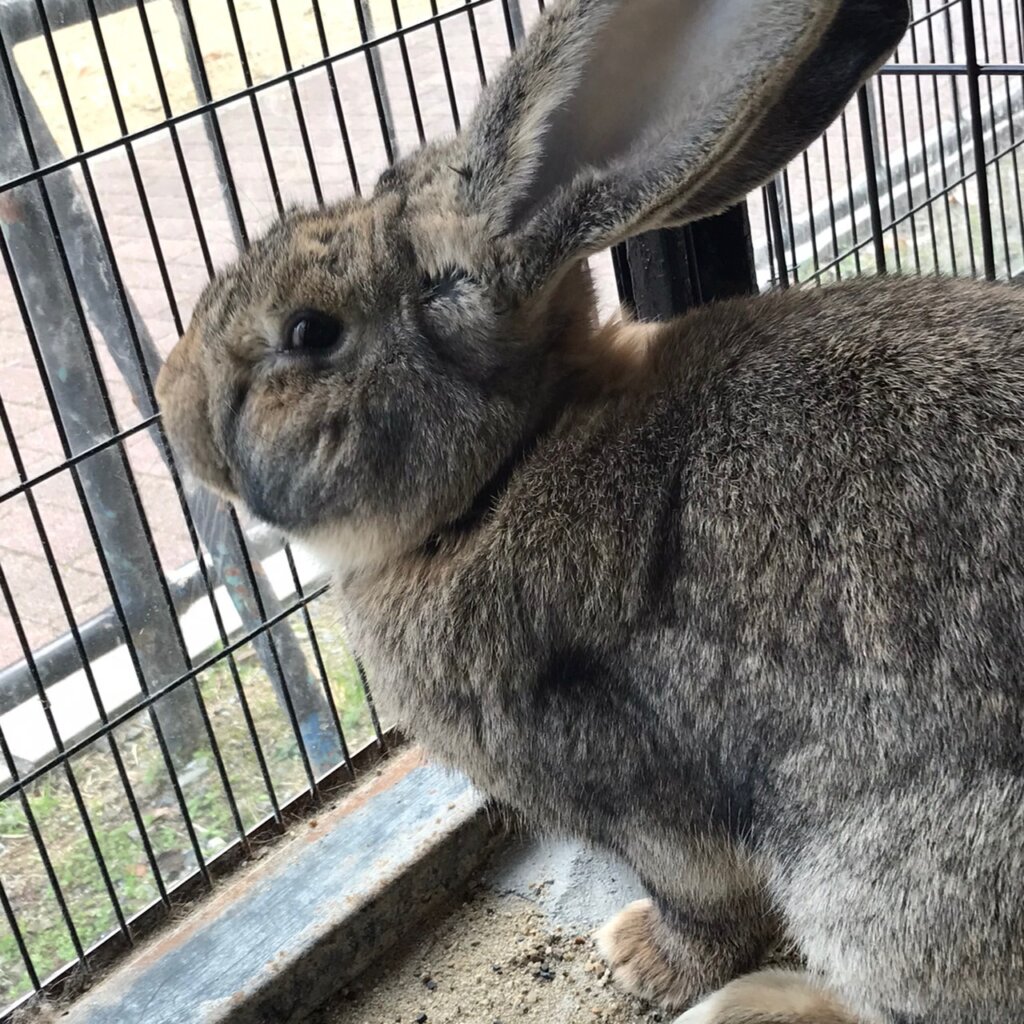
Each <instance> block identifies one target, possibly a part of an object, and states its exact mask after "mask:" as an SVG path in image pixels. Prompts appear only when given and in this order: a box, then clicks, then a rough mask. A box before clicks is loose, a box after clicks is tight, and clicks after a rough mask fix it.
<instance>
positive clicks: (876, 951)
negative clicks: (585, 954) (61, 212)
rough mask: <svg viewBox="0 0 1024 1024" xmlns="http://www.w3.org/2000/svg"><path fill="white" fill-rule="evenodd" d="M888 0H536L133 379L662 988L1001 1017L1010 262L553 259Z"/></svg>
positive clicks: (1006, 938) (687, 198) (1023, 551)
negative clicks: (630, 299) (636, 899)
mask: <svg viewBox="0 0 1024 1024" xmlns="http://www.w3.org/2000/svg"><path fill="white" fill-rule="evenodd" d="M906 21H907V9H906V5H905V3H903V2H892V0H563V2H562V3H560V4H558V5H557V6H554V7H553V8H552V9H551V10H550V11H549V13H548V14H547V15H546V16H545V17H544V18H543V19H542V20H541V22H540V23H539V26H538V27H537V29H536V30H535V32H534V33H533V34H532V36H531V37H530V39H529V41H528V43H527V44H526V45H525V46H524V47H523V48H522V49H521V50H520V51H519V52H518V53H517V54H516V55H515V56H514V58H512V59H511V60H510V62H509V63H508V65H507V67H506V70H505V71H504V74H503V75H502V76H501V78H500V79H498V80H497V81H496V82H495V83H494V84H493V85H492V86H491V88H490V89H489V90H488V91H487V92H486V93H485V95H484V97H483V99H482V101H481V104H480V107H479V110H478V112H477V115H476V117H475V120H474V121H473V123H472V124H471V126H470V127H469V128H468V129H467V130H466V131H465V132H464V133H463V134H461V135H460V136H458V137H456V138H455V139H453V140H449V141H447V142H443V143H440V144H436V145H433V146H429V147H427V148H425V149H424V150H422V151H421V152H420V153H418V154H416V155H414V156H412V157H410V158H409V159H407V160H405V161H404V162H402V163H400V164H399V165H397V166H396V167H394V168H393V169H391V170H390V171H388V172H387V173H386V174H385V175H384V176H383V177H382V179H381V181H380V183H379V185H378V186H377V189H376V191H375V193H374V194H373V196H372V197H369V198H367V199H353V200H350V201H348V202H344V203H341V204H338V205H336V206H333V207H330V208H328V209H324V210H314V211H308V212H297V213H293V214H290V215H289V216H288V217H286V218H285V219H284V220H282V221H281V222H280V223H279V224H278V225H277V226H276V227H274V228H273V229H272V230H271V231H270V232H269V233H268V234H267V235H266V237H264V238H263V239H261V240H260V241H259V242H257V243H256V244H255V245H253V246H252V248H251V249H250V250H249V251H248V252H246V253H245V254H244V255H242V256H241V258H240V259H239V260H238V262H237V263H236V264H235V265H234V266H233V267H231V268H229V269H228V270H226V271H224V272H223V273H222V274H221V275H220V276H219V277H218V278H217V279H216V280H215V281H214V282H213V283H212V284H211V285H210V286H209V288H208V289H207V290H206V292H205V294H204V295H203V297H202V299H201V300H200V302H199V304H198V307H197V309H196V312H195V316H194V319H193V322H192V325H191V326H190V328H189V330H188V333H187V334H186V335H185V337H184V338H183V339H182V341H181V343H180V344H179V345H178V347H177V348H176V349H175V350H174V352H173V353H172V354H171V357H170V359H169V360H168V363H167V366H166V368H165V369H164V371H163V373H162V375H161V377H160V381H159V395H160V401H161V405H162V407H163V410H164V416H165V423H166V427H167V430H168V432H169V435H170V437H171V439H172V440H173V442H174V444H175V445H176V447H177V450H178V452H179V453H180V455H181V458H182V459H183V460H184V462H185V463H186V464H187V465H188V466H190V467H191V468H192V470H193V471H194V473H195V474H196V475H197V476H198V477H199V478H200V479H201V480H203V481H204V482H205V483H207V484H209V485H210V486H211V487H214V488H217V489H218V490H220V491H221V492H223V493H225V494H227V495H228V496H230V497H232V498H233V499H235V500H238V501H241V502H244V503H245V504H246V505H247V506H248V507H249V508H250V509H251V510H252V511H253V512H254V513H255V514H257V515H258V516H260V517H262V518H263V519H265V520H267V521H268V522H270V523H273V524H276V525H277V526H279V527H280V528H281V529H283V530H284V531H286V532H287V533H288V534H290V535H291V536H293V537H296V538H299V539H300V540H303V541H305V542H306V543H308V544H310V545H312V546H313V547H314V548H316V549H318V550H319V551H320V553H321V554H322V555H323V557H324V558H325V559H327V560H328V561H329V562H330V564H331V565H332V566H333V567H334V568H335V570H336V580H337V588H336V589H337V595H338V599H339V601H340V603H341V605H342V608H343V610H344V613H345V616H346V620H347V624H348V628H349V630H350V634H351V639H352V642H353V644H354V646H355V647H356V649H357V650H359V652H360V653H361V654H362V656H363V658H364V659H365V661H366V664H367V666H368V669H369V671H370V673H371V677H372V681H373V684H374V686H375V691H376V694H377V696H378V699H379V700H381V701H384V702H385V703H386V704H387V705H388V706H389V708H390V710H391V712H392V714H393V715H394V717H395V718H396V719H397V720H398V721H399V722H401V723H402V724H403V725H404V726H405V727H406V728H407V729H409V730H410V731H412V732H413V733H414V734H415V735H417V736H418V737H419V738H420V739H421V740H422V741H423V742H424V743H425V744H426V745H427V747H428V748H429V749H430V750H431V751H433V753H434V754H435V755H436V756H437V757H439V758H441V759H443V760H445V761H447V762H448V763H450V764H452V765H454V766H456V767H458V768H460V769H462V770H463V771H465V772H467V773H468V774H469V775H470V776H471V777H472V778H473V779H474V780H475V781H476V782H477V783H478V784H479V785H480V786H481V787H483V788H484V789H485V790H487V791H489V792H490V793H492V794H494V795H495V796H496V797H498V798H500V799H501V800H503V801H506V802H508V803H509V804H511V805H513V806H514V807H515V808H517V809H518V810H519V811H520V812H522V813H523V814H525V815H526V816H528V817H529V818H530V819H532V820H534V821H536V822H538V823H540V824H541V825H543V826H546V827H550V828H554V829H559V830H565V831H569V832H572V833H576V834H578V835H581V836H584V837H586V838H587V839H589V840H591V841H592V842H594V843H597V844H600V845H603V846H605V847H608V848H610V849H612V850H614V851H616V852H617V853H618V854H620V855H622V856H623V857H625V858H626V859H627V860H628V861H629V862H630V863H631V864H633V865H634V866H635V867H636V869H637V871H638V872H639V874H640V875H641V877H642V878H643V879H644V881H645V884H646V885H647V887H648V888H649V891H650V894H651V898H650V900H647V901H644V902H642V903H640V904H636V905H633V906H631V907H628V908H626V909H625V910H624V911H623V912H622V913H621V914H620V915H618V916H617V917H616V918H615V919H614V920H613V921H611V922H610V923H609V924H608V926H607V927H606V928H605V929H604V930H603V931H602V933H601V943H602V948H603V949H604V951H605V955H606V956H607V958H608V960H609V961H610V963H611V964H612V966H613V968H614V970H615V974H616V977H617V978H618V979H619V982H620V983H621V984H622V985H624V986H625V987H627V988H629V989H630V990H631V991H633V992H637V993H640V994H642V995H645V996H648V997H650V998H652V999H656V1000H660V1001H662V1002H663V1003H665V1004H666V1005H669V1006H672V1007H677V1008H683V1007H687V1006H692V1009H690V1010H689V1011H688V1012H687V1013H685V1014H684V1015H683V1017H682V1018H681V1020H682V1021H684V1022H686V1024H726V1022H731V1024H797V1022H805V1024H811V1022H813V1024H840V1022H842V1024H854V1022H856V1024H873V1022H886V1024H897V1022H899V1024H908V1022H918V1024H925V1022H927V1024H1010V1022H1013V1021H1016V1020H1020V1019H1024V901H1022V899H1021V886H1022V879H1024V844H1022V839H1024V738H1022V737H1024V700H1022V688H1024V644H1022V636H1021V619H1022V613H1024V608H1022V604H1024V421H1022V414H1024V297H1022V295H1021V293H1020V292H1019V291H1018V290H1016V289H1015V288H1012V287H1009V286H995V285H988V284H980V283H968V282H955V281H935V280H932V281H912V280H890V281H871V282H864V283H860V284H856V285H851V286H845V287H837V288H832V289H821V290H814V291H802V292H796V291H794V292H791V293H787V294H782V295H774V296H768V297H764V298H760V299H754V300H748V301H737V302H729V303H723V304H721V305H717V306H712V307H709V308H706V309H702V310H700V311H698V312H694V313H692V314H690V315H689V316H687V317H684V318H682V319H679V320H677V321H674V322H672V323H667V324H661V325H648V326H641V325H636V324H628V323H619V324H612V325H610V326H605V327H599V326H597V325H596V324H595V322H594V312H593V308H594V306H593V299H592V295H591V290H590V287H589V284H588V280H587V277H586V274H585V271H584V269H583V264H582V260H583V258H584V257H585V256H587V255H589V254H590V253H593V252H595V251H597V250H599V249H601V248H603V247H604V246H607V245H608V244H610V243H612V242H615V241H617V240H620V239H622V238H624V237H626V236H628V235H630V234H632V233H633V232H636V231H639V230H642V229H646V228H649V227H652V226H657V225H664V224H673V223H681V222H683V221H686V220H689V219H692V218H693V217H696V216H700V215H703V214H705V213H708V212H711V211H714V210H719V209H721V208H723V207H724V206H725V205H726V204H728V203H730V202H733V201H735V200H737V199H739V198H741V197H742V196H743V195H744V194H745V193H746V192H747V191H748V190H749V189H750V188H752V187H753V186H755V185H756V184H757V183H759V182H761V181H763V180H764V179H765V178H766V177H767V176H768V175H769V174H770V173H771V172H773V171H774V170H775V169H777V168H778V167H779V166H781V165H782V164H784V163H785V162H786V161H787V160H788V159H790V158H791V157H792V156H794V155H795V154H796V153H797V152H799V150H800V149H801V148H802V147H803V146H805V145H806V144H807V143H808V142H809V141H810V140H811V139H812V138H813V137H814V136H815V135H816V134H817V133H818V132H819V131H820V130H821V129H822V128H823V127H824V126H825V124H826V123H827V122H828V120H829V119H830V118H831V117H832V116H833V115H834V114H835V113H836V112H837V111H838V110H839V109H840V107H841V106H842V104H843V103H844V102H845V101H846V100H847V99H848V97H849V96H850V95H851V93H852V91H853V89H854V88H855V87H856V86H857V84H858V83H859V82H860V81H861V80H862V79H863V77H864V76H865V75H866V74H868V73H869V72H870V71H871V69H872V68H873V67H874V66H875V65H876V64H877V63H878V62H879V61H880V60H881V59H882V58H883V57H884V55H885V54H886V53H887V52H888V51H889V50H890V49H891V48H892V47H893V46H894V45H895V43H896V41H897V39H898V38H899V36H900V34H901V32H902V31H903V29H904V27H905V24H906ZM780 952H781V953H785V952H791V953H792V955H793V956H794V957H795V958H797V959H798V960H799V961H801V962H802V963H803V964H804V965H805V966H804V967H803V968H801V969H800V970H789V971H786V970H783V969H781V967H779V966H778V964H779V959H780ZM773 964H774V965H775V966H771V965H773ZM750 972H755V973H750ZM736 979H738V980H736ZM720 986H724V988H721V990H720V991H716V990H717V989H719V987H720ZM694 1004H696V1005H694Z"/></svg>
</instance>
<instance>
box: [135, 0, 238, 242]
mask: <svg viewBox="0 0 1024 1024" xmlns="http://www.w3.org/2000/svg"><path fill="white" fill-rule="evenodd" d="M136 6H137V8H138V11H139V17H140V18H141V19H142V29H143V32H144V33H145V36H146V48H147V49H148V50H149V57H150V61H151V62H152V64H153V69H154V73H155V74H157V81H158V82H159V83H160V84H161V86H162V84H163V73H162V72H159V73H157V69H158V68H159V65H160V62H159V60H158V58H157V51H156V46H155V44H154V42H153V30H152V27H151V25H150V22H149V14H148V12H147V11H146V0H136ZM171 8H172V10H173V11H174V17H175V19H176V20H177V22H178V31H179V33H180V35H181V41H182V44H183V45H184V47H185V62H186V63H187V64H188V73H189V76H190V77H191V79H192V88H193V89H195V92H196V97H197V98H198V99H199V102H200V103H204V104H205V103H209V102H210V100H211V99H213V93H212V92H211V91H210V79H209V76H208V75H207V74H206V64H205V63H204V62H203V55H202V51H201V50H200V47H199V36H198V33H197V32H196V26H195V21H194V20H193V18H192V9H191V6H190V0H172V3H171ZM169 109H170V104H169V103H167V104H165V110H169ZM164 116H165V117H167V116H168V115H167V114H166V113H165V115H164ZM200 123H201V124H202V126H203V132H204V133H205V134H206V141H207V143H208V144H209V146H210V152H211V153H212V154H213V166H214V171H215V172H216V175H217V180H218V181H219V182H220V185H221V193H222V195H223V196H224V202H225V206H226V209H227V212H228V223H229V224H230V225H231V231H232V233H233V234H234V237H235V245H236V246H237V247H238V248H239V249H242V248H244V247H245V245H246V243H247V242H248V240H249V235H248V232H247V230H246V227H245V217H244V216H243V215H242V204H241V202H240V201H239V198H238V189H237V187H236V186H235V176H234V175H233V174H232V172H231V161H230V160H229V159H228V151H227V147H226V146H225V145H224V135H223V133H222V132H221V127H220V117H219V115H218V114H217V112H216V111H215V110H214V111H211V112H210V113H204V114H203V115H201V118H200Z"/></svg>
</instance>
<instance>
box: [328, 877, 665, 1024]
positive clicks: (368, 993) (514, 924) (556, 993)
mask: <svg viewBox="0 0 1024 1024" xmlns="http://www.w3.org/2000/svg"><path fill="white" fill-rule="evenodd" d="M542 889H543V885H537V893H538V896H542V895H543V893H542ZM669 1017H670V1015H668V1014H664V1013H660V1012H659V1011H657V1010H655V1009H653V1008H652V1007H650V1006H647V1005H646V1004H643V1003H640V1002H638V1001H637V1000H634V999H632V998H629V997H625V996H623V995H621V994H620V993H618V992H616V990H615V988H614V987H613V986H612V985H611V984H610V982H609V981H608V978H607V972H606V971H605V968H604V965H603V964H602V963H601V962H600V960H599V959H598V958H597V954H596V952H595V950H594V947H593V944H592V942H591V940H590V937H589V934H587V932H585V931H579V930H577V929H574V928H571V927H569V928H566V927H564V926H562V925H559V924H555V923H554V922H553V920H552V919H551V918H550V917H549V916H548V915H547V914H546V913H545V912H544V911H543V910H542V909H541V908H540V907H539V906H538V905H537V904H536V903H535V902H533V900H531V899H528V898H524V897H522V896H519V895H516V894H512V893H502V892H498V891H495V890H494V888H493V887H491V886H486V887H485V886H481V887H478V889H477V891H476V893H475V894H474V895H471V896H470V898H469V899H468V901H467V902H466V903H465V904H464V905H463V906H461V907H459V908H458V909H457V910H455V911H454V912H453V913H452V914H451V915H450V916H449V917H448V918H446V919H445V920H443V921H441V922H439V923H438V924H437V926H436V927H435V928H431V929H429V930H427V931H426V932H425V934H424V936H423V938H421V939H419V940H414V941H413V942H412V943H411V944H410V945H409V946H408V947H407V948H406V949H405V950H403V951H401V952H397V953H396V954H395V955H394V957H393V958H392V959H391V961H390V962H389V963H387V964H383V965H381V966H380V967H378V968H377V969H376V970H375V971H373V972H371V973H370V974H368V975H366V976H365V977H364V979H363V981H362V982H361V984H359V985H358V986H357V987H355V988H353V989H352V990H350V991H349V992H348V993H347V994H346V995H344V996H343V997H342V998H341V999H340V1000H339V1001H338V1002H337V1003H336V1004H335V1006H334V1007H332V1008H331V1009H330V1010H329V1011H328V1012H326V1013H325V1014H324V1015H323V1016H321V1017H320V1018H319V1019H318V1020H317V1021H316V1022H315V1024H511V1022H512V1021H524V1022H530V1021H534V1022H544V1024H584V1022H587V1024H595V1022H600V1024H627V1022H628V1024H642V1022H651V1024H654V1022H657V1021H668V1019H669Z"/></svg>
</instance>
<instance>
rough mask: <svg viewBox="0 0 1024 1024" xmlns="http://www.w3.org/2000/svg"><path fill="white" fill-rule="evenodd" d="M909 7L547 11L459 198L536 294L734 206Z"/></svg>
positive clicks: (877, 1)
mask: <svg viewBox="0 0 1024 1024" xmlns="http://www.w3.org/2000/svg"><path fill="white" fill-rule="evenodd" d="M908 19H909V9H908V0H559V2H558V3H556V4H555V5H554V6H553V7H551V8H550V9H549V11H548V13H547V14H546V15H545V16H544V17H543V18H542V19H541V20H540V22H539V23H538V25H537V27H536V28H535V29H534V31H533V32H532V33H531V35H530V37H529V38H528V39H527V41H526V44H525V45H524V46H523V47H522V48H521V49H520V50H519V51H518V52H517V53H516V54H514V55H513V56H512V57H511V58H510V60H509V62H508V64H507V65H506V67H505V70H504V71H503V73H502V75H501V76H500V78H498V79H496V80H495V82H494V83H493V84H492V85H491V87H490V88H489V89H488V90H487V91H486V92H485V93H484V96H483V98H482V99H481V103H480V106H479V108H478V110H477V112H476V115H475V117H474V120H473V122H472V123H471V124H470V125H469V126H468V128H467V131H466V134H465V137H464V139H463V142H464V146H465V148H464V150H463V153H464V154H465V164H466V166H465V167H462V168H459V174H460V176H461V178H462V183H461V186H460V187H461V188H462V190H463V194H464V198H465V199H466V201H467V203H468V205H469V206H470V208H472V209H474V210H476V211H478V212H480V213H483V214H484V215H485V217H486V218H487V219H488V221H489V223H490V224H491V226H492V229H493V230H494V232H495V235H504V236H512V239H513V240H514V241H515V242H516V245H515V249H514V251H516V252H518V253H519V254H520V255H519V256H517V260H521V261H522V265H521V267H520V268H519V270H520V273H521V276H524V277H525V278H526V280H524V281H523V283H524V284H525V285H527V286H528V287H535V286H537V285H539V284H540V283H542V282H543V280H544V279H545V278H546V277H548V276H550V275H551V274H552V273H554V272H555V271H556V270H557V268H558V267H559V266H561V265H564V264H565V263H567V262H570V261H573V260H575V259H578V258H580V257H582V256H585V255H588V254H589V253H592V252H595V251H598V250H600V249H603V248H605V247H606V246H608V245H610V244H612V243H614V242H617V241H620V240H621V239H623V238H626V237H628V236H630V235H632V234H636V233H638V232H640V231H645V230H648V229H650V228H653V227H663V226H667V225H671V224H681V223H684V222H686V221H689V220H693V219H695V218H697V217H700V216H704V215H707V214H710V213H714V212H718V211H719V210H722V209H724V208H725V207H726V206H728V205H730V204H731V203H734V202H736V201H738V200H739V199H742V198H743V197H744V196H745V195H746V194H747V193H748V192H749V191H750V190H751V189H753V188H755V187H756V186H757V185H759V184H761V183H762V182H764V181H765V180H767V179H768V178H769V177H770V176H771V175H772V174H773V173H774V172H775V171H776V170H778V169H779V168H780V167H782V166H784V165H785V164H786V163H787V162H788V161H789V160H790V159H792V158H793V157H795V156H796V155H797V154H798V153H800V151H801V150H803V149H804V148H805V147H806V146H807V145H808V144H809V143H810V142H812V141H813V140H814V138H815V137H816V136H817V135H819V134H820V133H821V132H822V131H823V130H824V129H825V128H826V127H827V125H828V124H829V122H830V121H831V120H832V119H833V118H834V117H835V116H836V115H837V114H838V113H839V111H840V110H841V109H842V107H843V106H844V105H845V104H846V102H847V101H848V100H849V98H850V96H851V95H852V93H853V92H854V90H855V89H856V87H857V86H858V85H859V84H860V83H861V82H862V81H863V79H864V78H865V77H866V76H867V75H868V74H870V72H871V71H872V70H874V69H875V68H876V67H877V66H878V65H879V64H880V63H881V61H882V60H883V59H884V58H885V57H886V56H887V55H888V53H889V52H890V51H891V50H892V49H893V47H894V46H895V45H896V43H897V42H898V41H899V38H900V36H901V35H902V33H903V31H904V30H905V28H906V25H907V22H908Z"/></svg>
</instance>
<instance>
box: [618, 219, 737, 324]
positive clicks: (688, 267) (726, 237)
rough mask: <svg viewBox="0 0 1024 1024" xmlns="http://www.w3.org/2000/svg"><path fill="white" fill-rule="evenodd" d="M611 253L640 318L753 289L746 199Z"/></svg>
mask: <svg viewBox="0 0 1024 1024" xmlns="http://www.w3.org/2000/svg"><path fill="white" fill-rule="evenodd" d="M624 250H625V251H624V252H623V247H619V248H618V249H617V250H616V252H615V253H613V260H614V266H615V274H616V280H617V282H618V285H619V292H620V294H621V295H622V299H623V301H624V302H625V303H626V304H627V305H630V306H631V307H632V308H633V310H634V311H635V313H636V315H637V316H638V317H639V318H640V319H641V320H665V319H668V318H669V317H672V316H676V315H678V314H680V313H684V312H686V310H688V309H692V308H693V307H694V306H699V305H702V304H704V303H707V302H712V301H714V300H716V299H727V298H732V297H734V296H738V295H752V294H754V293H755V292H756V291H757V277H756V275H755V272H754V250H753V245H752V243H751V237H750V221H749V219H748V217H747V207H746V204H745V203H742V204H740V205H738V206H734V207H732V208H731V209H729V210H726V211H725V213H721V214H719V215H718V216H716V217H708V218H706V219H705V220H701V221H697V222H696V223H694V224H690V225H688V226H687V227H685V228H670V229H667V230H662V231H651V232H648V233H647V234H645V235H639V236H638V237H636V238H631V239H629V240H628V241H627V242H626V243H625V246H624Z"/></svg>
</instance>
